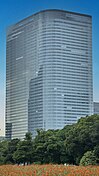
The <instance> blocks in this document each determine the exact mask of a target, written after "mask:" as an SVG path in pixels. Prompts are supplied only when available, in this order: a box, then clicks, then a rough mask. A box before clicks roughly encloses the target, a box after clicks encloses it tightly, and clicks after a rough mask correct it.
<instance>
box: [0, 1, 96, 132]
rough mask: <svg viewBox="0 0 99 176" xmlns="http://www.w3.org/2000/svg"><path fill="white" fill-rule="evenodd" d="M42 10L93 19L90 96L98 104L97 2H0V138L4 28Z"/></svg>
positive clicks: (3, 112)
mask: <svg viewBox="0 0 99 176" xmlns="http://www.w3.org/2000/svg"><path fill="white" fill-rule="evenodd" d="M44 9H62V10H67V11H73V12H80V13H85V14H90V15H92V18H93V93H94V101H99V57H98V55H99V1H98V0H0V128H1V131H0V135H2V134H4V116H5V77H6V76H5V72H6V71H5V70H6V69H5V68H6V28H7V27H8V26H9V25H11V24H14V23H16V22H18V21H19V20H21V19H23V18H25V17H27V16H30V15H32V14H33V13H35V12H38V11H40V10H44Z"/></svg>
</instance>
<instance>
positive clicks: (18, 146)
mask: <svg viewBox="0 0 99 176" xmlns="http://www.w3.org/2000/svg"><path fill="white" fill-rule="evenodd" d="M16 163H17V164H20V163H23V164H25V163H27V164H31V163H40V164H45V163H58V164H62V163H63V164H64V163H67V164H73V165H79V164H80V165H89V164H91V165H96V164H99V115H92V116H88V117H85V118H81V119H80V120H78V122H77V123H76V124H73V125H67V126H65V127H64V128H63V129H62V130H48V131H44V130H37V136H36V137H35V139H32V136H31V133H26V135H25V139H24V140H19V139H13V140H11V141H6V140H5V141H2V142H0V164H16Z"/></svg>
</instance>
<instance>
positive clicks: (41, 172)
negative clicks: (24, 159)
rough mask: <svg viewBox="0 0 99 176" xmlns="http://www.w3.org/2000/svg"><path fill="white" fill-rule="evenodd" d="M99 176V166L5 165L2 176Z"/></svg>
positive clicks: (2, 168) (0, 175) (0, 168)
mask: <svg viewBox="0 0 99 176" xmlns="http://www.w3.org/2000/svg"><path fill="white" fill-rule="evenodd" d="M8 175H9V176H98V175H99V166H87V167H84V166H64V165H50V164H49V165H29V166H16V165H13V166H12V165H3V166H0V176H8Z"/></svg>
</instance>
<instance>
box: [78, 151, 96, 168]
mask: <svg viewBox="0 0 99 176" xmlns="http://www.w3.org/2000/svg"><path fill="white" fill-rule="evenodd" d="M96 164H97V162H96V156H95V154H94V152H93V151H87V152H86V153H85V154H84V156H83V157H82V158H81V160H80V165H81V166H88V165H96Z"/></svg>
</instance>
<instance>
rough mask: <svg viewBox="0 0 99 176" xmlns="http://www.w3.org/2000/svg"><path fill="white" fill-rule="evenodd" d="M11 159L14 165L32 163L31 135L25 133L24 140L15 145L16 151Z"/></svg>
mask: <svg viewBox="0 0 99 176" xmlns="http://www.w3.org/2000/svg"><path fill="white" fill-rule="evenodd" d="M13 159H14V161H15V162H16V163H18V164H20V163H24V165H25V163H27V164H28V163H32V161H33V142H32V134H31V133H26V135H25V139H24V140H23V141H20V142H19V143H18V145H17V150H16V151H15V152H14V154H13Z"/></svg>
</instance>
